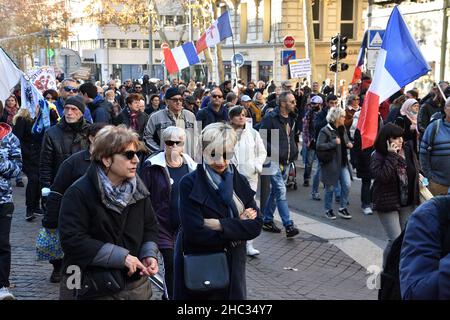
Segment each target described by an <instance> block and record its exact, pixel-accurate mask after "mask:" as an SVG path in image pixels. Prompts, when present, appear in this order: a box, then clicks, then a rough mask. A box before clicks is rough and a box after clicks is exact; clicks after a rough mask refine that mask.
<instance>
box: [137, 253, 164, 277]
mask: <svg viewBox="0 0 450 320" xmlns="http://www.w3.org/2000/svg"><path fill="white" fill-rule="evenodd" d="M142 263H143V265H144V266H145V267H146V269H145V270H142V271H141V273H140V274H141V276H148V277H151V276H154V275H155V274H157V273H158V270H159V269H158V260H156V259H155V258H152V257H148V258H144V260H143V261H142Z"/></svg>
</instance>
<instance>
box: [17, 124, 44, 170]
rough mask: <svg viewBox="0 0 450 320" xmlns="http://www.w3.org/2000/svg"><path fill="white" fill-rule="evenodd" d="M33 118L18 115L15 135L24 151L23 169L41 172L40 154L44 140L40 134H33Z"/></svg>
mask: <svg viewBox="0 0 450 320" xmlns="http://www.w3.org/2000/svg"><path fill="white" fill-rule="evenodd" d="M32 128H33V120H32V119H29V120H27V119H25V118H23V117H18V118H17V120H16V124H15V125H14V127H13V129H12V130H13V133H14V135H15V136H16V137H17V138H19V140H20V149H21V151H22V162H23V171H24V172H25V173H27V172H31V171H32V172H35V173H36V174H38V173H39V156H40V153H41V145H42V141H41V139H40V137H39V136H38V135H33V134H32V133H31V129H32Z"/></svg>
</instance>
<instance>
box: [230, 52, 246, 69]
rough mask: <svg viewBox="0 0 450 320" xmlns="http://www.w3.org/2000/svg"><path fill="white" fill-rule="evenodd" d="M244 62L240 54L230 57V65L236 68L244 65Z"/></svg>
mask: <svg viewBox="0 0 450 320" xmlns="http://www.w3.org/2000/svg"><path fill="white" fill-rule="evenodd" d="M244 62H245V60H244V56H243V55H242V53H236V54H235V55H233V56H232V57H231V63H232V64H233V65H234V66H236V67H238V68H240V67H242V66H243V65H244Z"/></svg>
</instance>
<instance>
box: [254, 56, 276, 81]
mask: <svg viewBox="0 0 450 320" xmlns="http://www.w3.org/2000/svg"><path fill="white" fill-rule="evenodd" d="M258 73H259V77H258V79H259V80H261V81H264V82H266V83H267V82H269V80H270V79H272V78H273V63H272V61H259V62H258Z"/></svg>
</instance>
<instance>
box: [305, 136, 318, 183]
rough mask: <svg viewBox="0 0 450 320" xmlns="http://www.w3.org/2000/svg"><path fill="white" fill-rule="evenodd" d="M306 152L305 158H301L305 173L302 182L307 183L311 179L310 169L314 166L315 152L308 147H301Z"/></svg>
mask: <svg viewBox="0 0 450 320" xmlns="http://www.w3.org/2000/svg"><path fill="white" fill-rule="evenodd" d="M302 150H306V151H305V152H304V153H305V156H304V157H303V160H304V163H305V172H304V174H303V180H304V181H309V179H311V171H312V167H313V165H314V160H315V159H316V150H312V149H311V150H309V149H308V147H306V146H305V145H303V149H302Z"/></svg>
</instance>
